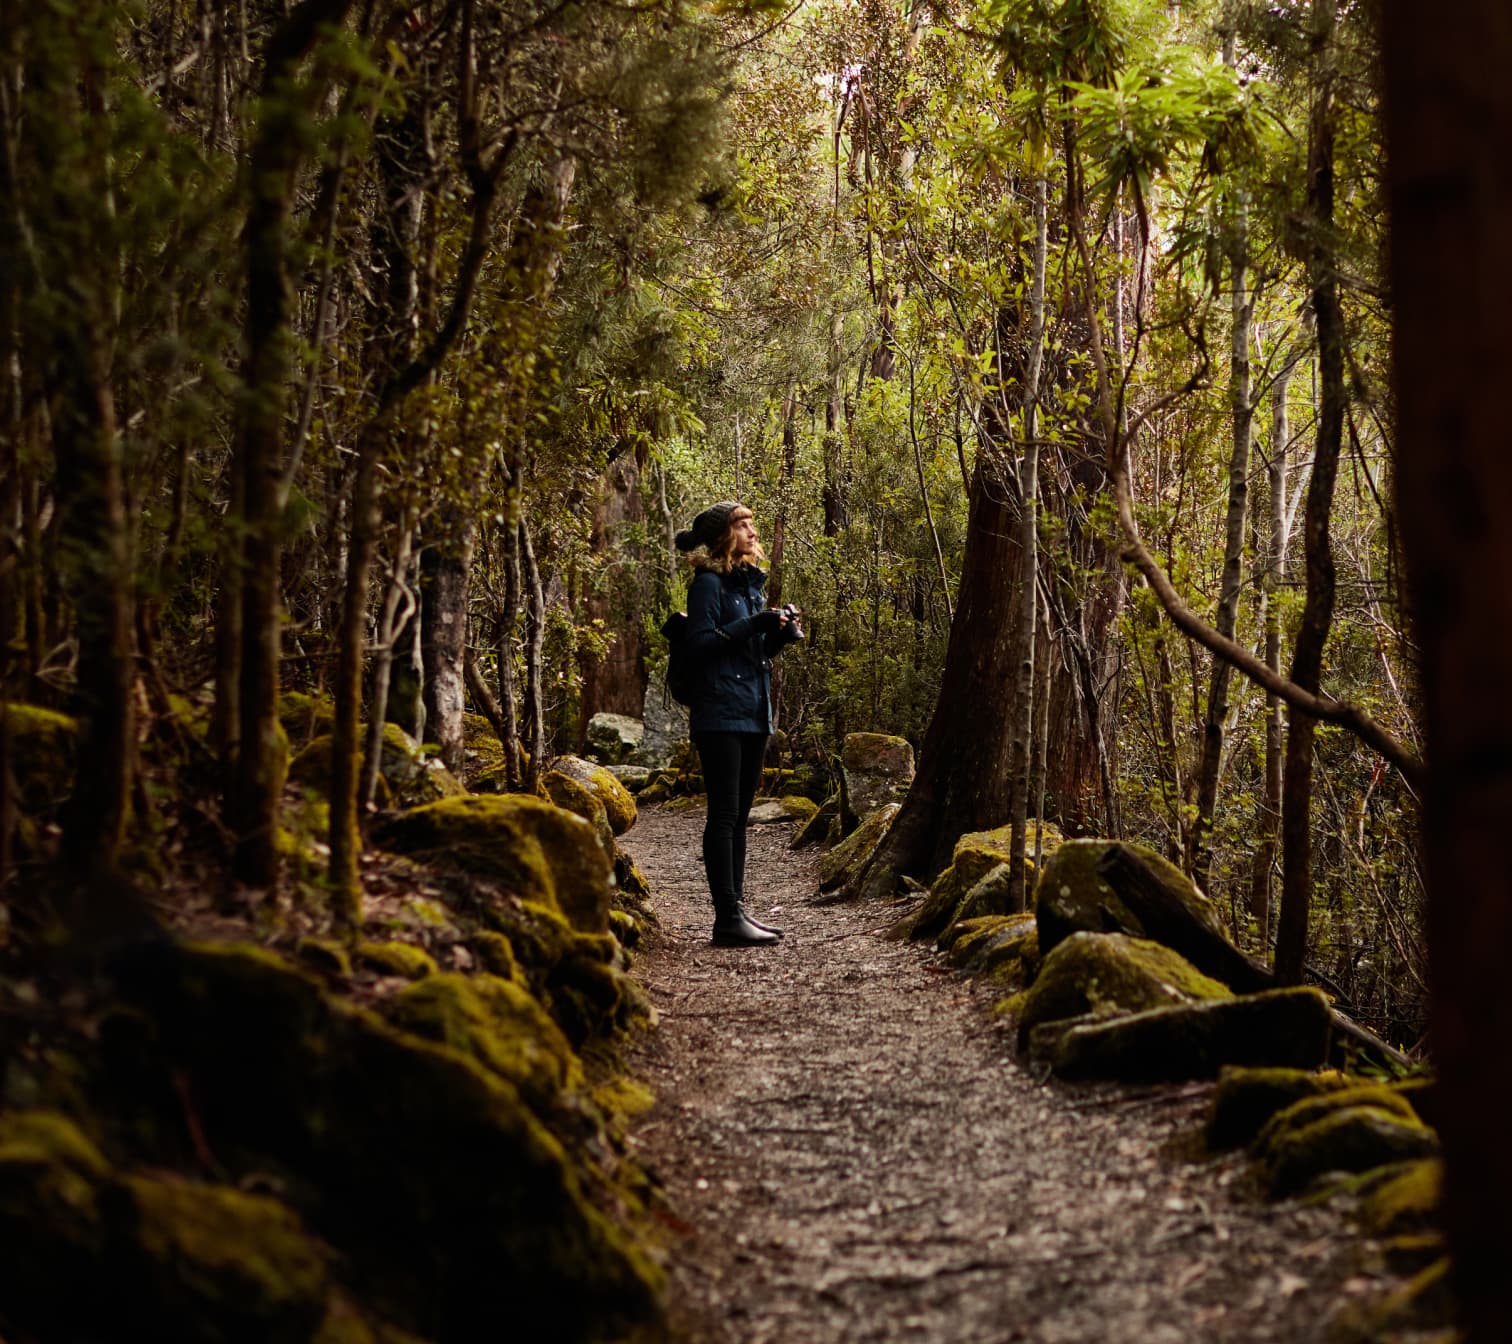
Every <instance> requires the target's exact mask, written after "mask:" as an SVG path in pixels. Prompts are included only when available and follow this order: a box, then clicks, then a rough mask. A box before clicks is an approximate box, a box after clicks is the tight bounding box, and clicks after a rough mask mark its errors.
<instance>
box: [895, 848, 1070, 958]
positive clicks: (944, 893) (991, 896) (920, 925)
mask: <svg viewBox="0 0 1512 1344" xmlns="http://www.w3.org/2000/svg"><path fill="white" fill-rule="evenodd" d="M1039 829H1040V832H1041V838H1040V840H1039V843H1040V845H1041V846H1042V848H1043V849H1044V850H1045V851H1048V852H1054V851H1055V850H1057V849H1058V848H1059V847H1060V846H1061V844H1062V843H1064V842H1063V841H1062V839H1061V834H1060V832H1059V831H1058V830H1056V829H1055V828H1054V827H1053V826H1049V825H1045V826H1042V827H1040V828H1039ZM1012 836H1013V828H1012V827H1011V826H998V827H995V828H994V829H993V830H990V831H968V832H967V833H966V834H965V835H963V836H962V837H961V838H960V839H959V840H957V841H956V843H955V848H954V850H952V851H951V856H950V864H949V866H948V867H946V868H945V869H944V871H942V872H941V873H940V875H939V876H938V877H937V878H935V880H934V883H933V884H932V885H931V886H930V888H929V895H928V896H927V897H926V898H925V900H924V904H923V905H922V906H920V907H919V911H918V913H917V914H916V915H915V916H914V921H913V927H912V931H911V932H912V936H913V937H915V938H934V937H937V936H938V935H939V934H941V933H943V932H944V931H945V930H946V929H948V928H949V927H950V925H951V924H953V923H954V922H955V921H956V920H958V919H973V918H976V917H977V916H979V915H1008V914H1013V913H1015V912H1014V911H1013V910H1011V909H1010V908H1009V906H1010V905H1011V904H1012V902H1011V899H1010V895H1009V891H1008V866H1007V865H1008V861H1009V859H1011V858H1012V856H1013V850H1012V847H1011V843H1010V842H1011V840H1012ZM1035 843H1036V839H1035V826H1034V824H1032V823H1031V825H1030V827H1029V830H1028V832H1027V833H1026V835H1025V837H1024V850H1025V868H1026V871H1027V874H1028V882H1029V885H1030V888H1031V890H1032V888H1033V884H1034V864H1033V862H1032V856H1033V854H1034V847H1035ZM1000 867H1001V868H1002V871H1001V872H999V871H998V869H999V868H1000ZM1040 944H1041V946H1042V947H1044V935H1043V933H1041V937H1040ZM1046 950H1048V949H1046Z"/></svg>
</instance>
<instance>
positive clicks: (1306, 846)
mask: <svg viewBox="0 0 1512 1344" xmlns="http://www.w3.org/2000/svg"><path fill="white" fill-rule="evenodd" d="M1336 3H1337V0H1314V4H1313V11H1312V13H1313V19H1312V22H1313V44H1314V47H1313V51H1314V61H1315V62H1316V65H1317V73H1316V75H1315V77H1314V80H1315V82H1314V89H1313V107H1312V114H1311V117H1310V123H1311V125H1310V132H1309V135H1308V155H1307V160H1308V162H1307V195H1308V206H1309V209H1308V217H1309V223H1310V226H1311V230H1312V241H1311V246H1310V250H1309V256H1308V280H1309V283H1310V284H1311V286H1312V307H1313V318H1314V320H1315V322H1316V324H1317V334H1318V430H1317V440H1316V446H1315V448H1314V450H1313V467H1312V475H1311V476H1310V477H1309V479H1308V483H1307V504H1306V512H1305V515H1304V521H1303V529H1304V530H1303V554H1304V557H1305V564H1306V569H1307V595H1306V598H1305V599H1304V601H1303V606H1302V624H1301V627H1300V628H1299V629H1298V631H1297V642H1296V645H1295V647H1294V649H1293V651H1292V663H1291V674H1290V678H1289V679H1290V681H1291V682H1292V684H1293V685H1295V686H1299V687H1301V688H1302V689H1303V690H1305V691H1309V692H1312V693H1314V694H1316V693H1317V690H1318V686H1319V684H1320V680H1321V676H1322V671H1323V648H1324V645H1325V644H1326V643H1327V642H1328V632H1329V629H1330V627H1331V626H1332V624H1333V608H1334V584H1335V575H1334V560H1333V546H1332V543H1331V542H1330V539H1329V521H1330V518H1331V516H1332V512H1333V494H1334V481H1335V479H1336V478H1337V475H1338V467H1339V453H1340V450H1341V448H1342V447H1343V442H1344V400H1345V390H1344V330H1343V319H1342V316H1341V314H1340V311H1339V285H1338V279H1337V277H1336V275H1335V272H1334V258H1333V253H1332V249H1331V246H1330V243H1329V238H1328V235H1329V234H1330V233H1331V231H1332V228H1333V204H1334V114H1333V97H1334V89H1333V69H1332V61H1333V53H1332V44H1333V36H1334V20H1335V6H1336ZM1316 730H1317V720H1316V719H1315V718H1314V717H1313V716H1312V715H1310V714H1308V713H1306V712H1305V711H1301V710H1298V709H1296V708H1295V707H1294V708H1293V710H1292V715H1291V724H1290V727H1289V730H1288V732H1287V736H1286V777H1285V780H1284V783H1283V786H1282V795H1281V909H1280V912H1279V914H1278V916H1277V920H1276V978H1277V980H1278V981H1279V982H1280V983H1281V984H1283V985H1295V984H1300V983H1301V982H1302V969H1303V962H1304V960H1305V959H1306V956H1307V925H1308V906H1309V904H1310V903H1311V900H1312V771H1313V739H1314V737H1315V735H1316Z"/></svg>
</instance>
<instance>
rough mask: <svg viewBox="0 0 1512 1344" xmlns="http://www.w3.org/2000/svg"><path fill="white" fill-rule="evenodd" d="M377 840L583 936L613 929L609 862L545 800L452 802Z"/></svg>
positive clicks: (422, 811) (394, 821) (583, 825)
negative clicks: (467, 876) (469, 878)
mask: <svg viewBox="0 0 1512 1344" xmlns="http://www.w3.org/2000/svg"><path fill="white" fill-rule="evenodd" d="M374 839H375V841H376V842H377V843H378V844H379V845H381V846H382V847H383V848H385V849H388V850H391V851H394V852H396V853H400V854H409V855H412V856H415V857H417V858H421V859H424V860H427V861H431V862H437V863H445V864H448V865H452V866H456V867H460V868H463V869H465V870H467V871H469V872H473V873H476V874H478V875H479V876H481V877H484V878H487V879H489V880H490V881H492V882H494V883H496V884H497V885H498V886H499V887H500V888H501V889H502V890H503V891H505V892H507V893H512V894H513V895H516V896H518V897H519V898H520V899H522V900H525V901H529V902H534V903H536V904H539V905H544V906H547V907H550V908H553V909H555V910H557V911H559V912H561V913H562V914H563V915H564V916H565V917H566V918H567V919H568V920H570V921H571V923H572V924H573V925H574V926H575V927H577V928H579V929H582V930H584V931H587V932H591V933H602V932H604V931H605V930H606V929H607V928H608V926H609V898H610V890H611V889H610V873H611V869H610V861H609V857H608V855H606V854H605V853H604V849H603V846H602V845H601V844H599V841H598V837H597V836H596V835H595V834H594V831H593V828H592V826H590V825H589V824H588V823H587V822H586V821H584V820H583V819H582V818H581V817H578V816H574V815H573V814H572V813H571V812H567V811H565V810H563V809H562V808H559V807H557V806H555V805H554V804H552V803H548V802H545V801H544V800H542V799H539V798H527V797H524V796H520V795H506V796H486V797H485V796H479V795H469V796H466V797H461V798H448V799H444V800H442V801H440V802H435V803H429V804H427V805H426V806H424V807H417V808H414V809H412V810H411V811H409V812H405V813H403V814H402V815H400V816H398V817H394V818H391V819H388V820H387V821H385V822H383V823H381V824H380V825H379V826H378V827H376V828H375V830H374ZM517 950H518V949H517Z"/></svg>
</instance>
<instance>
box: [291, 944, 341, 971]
mask: <svg viewBox="0 0 1512 1344" xmlns="http://www.w3.org/2000/svg"><path fill="white" fill-rule="evenodd" d="M294 955H295V956H296V957H298V958H299V960H300V961H302V962H303V963H304V964H305V965H306V966H308V967H309V968H310V969H311V970H313V971H318V972H319V973H320V974H321V975H326V976H339V977H341V978H343V979H345V978H346V977H348V976H350V975H351V973H352V956H351V953H350V952H348V951H347V946H346V944H345V943H343V942H340V941H338V940H337V939H335V938H315V937H307V938H301V939H300V940H299V941H298V942H297V943H295V944H294Z"/></svg>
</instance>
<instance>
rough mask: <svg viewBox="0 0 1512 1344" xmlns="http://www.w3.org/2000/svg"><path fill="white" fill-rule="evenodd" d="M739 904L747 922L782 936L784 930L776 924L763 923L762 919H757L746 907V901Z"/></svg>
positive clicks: (764, 930) (766, 931) (763, 930)
mask: <svg viewBox="0 0 1512 1344" xmlns="http://www.w3.org/2000/svg"><path fill="white" fill-rule="evenodd" d="M739 904H740V913H741V914H743V915H744V916H745V917H746V923H747V924H751V925H754V926H755V927H756V928H758V929H760V930H761V931H762V932H763V933H775V934H776V935H777V936H778V937H779V938H781V937H782V930H781V929H779V928H778V927H777V926H776V925H775V924H764V923H762V921H761V920H759V919H757V918H756V916H755V915H753V914H752V913H751V912H750V911H749V910H747V909H746V908H745V902H744V901H741V902H740V903H739Z"/></svg>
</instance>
